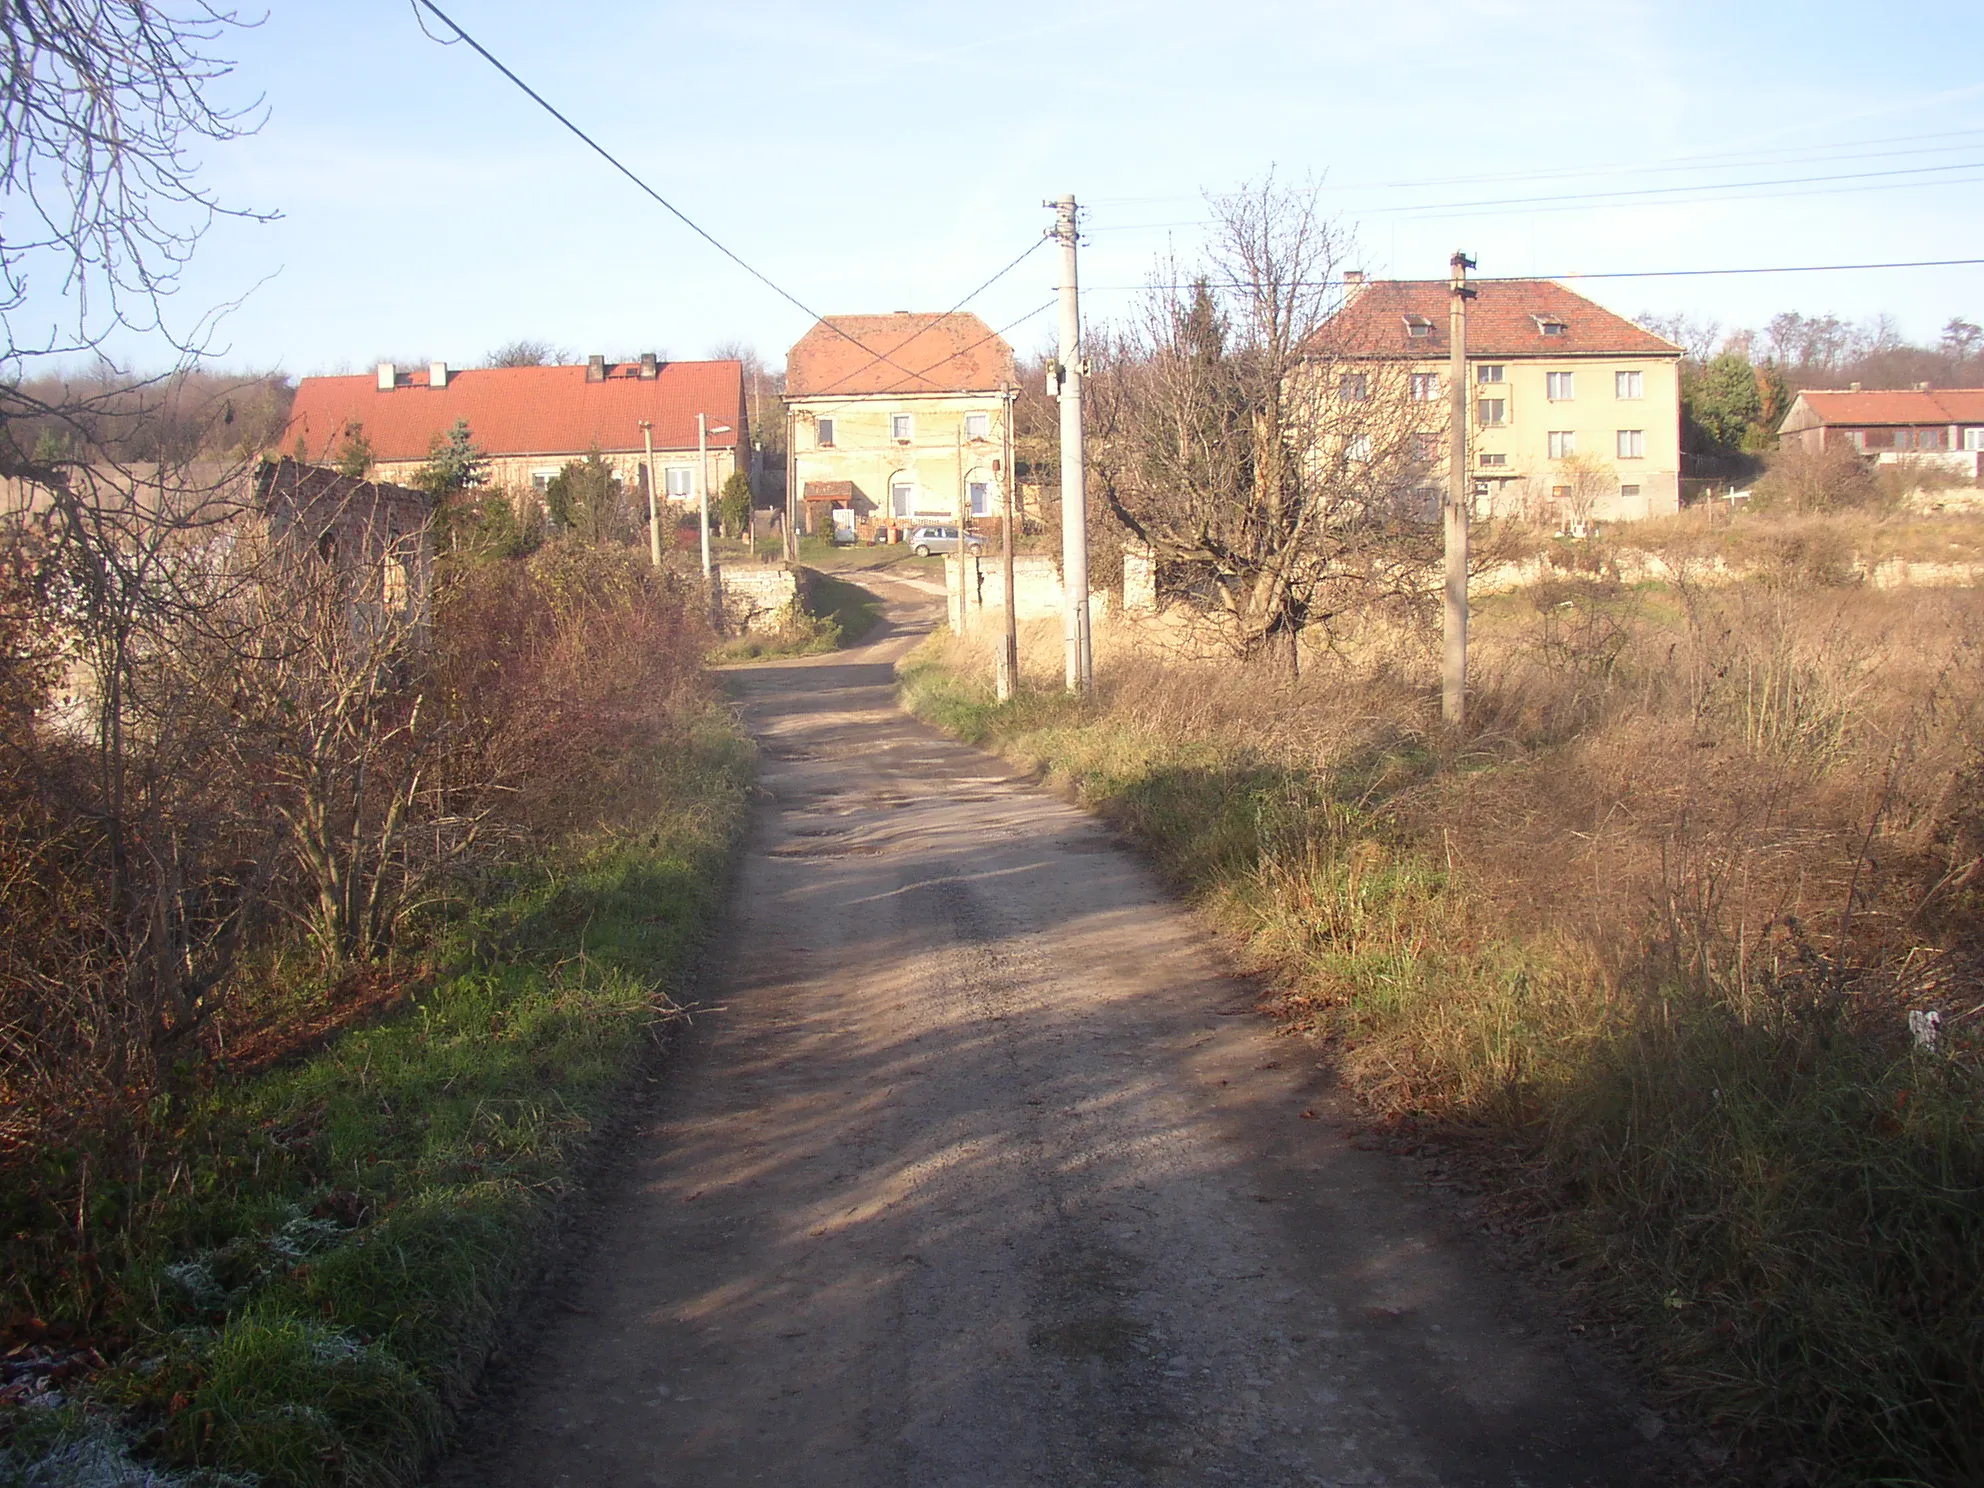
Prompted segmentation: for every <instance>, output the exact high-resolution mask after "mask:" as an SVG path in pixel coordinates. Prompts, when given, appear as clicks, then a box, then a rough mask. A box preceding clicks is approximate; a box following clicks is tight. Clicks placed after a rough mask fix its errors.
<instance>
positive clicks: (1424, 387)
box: [1411, 372, 1440, 403]
mask: <svg viewBox="0 0 1984 1488" xmlns="http://www.w3.org/2000/svg"><path fill="white" fill-rule="evenodd" d="M1411 391H1412V401H1413V402H1415V403H1431V402H1432V401H1433V400H1434V399H1435V398H1437V397H1439V396H1440V374H1439V373H1437V372H1415V373H1413V374H1412V383H1411Z"/></svg>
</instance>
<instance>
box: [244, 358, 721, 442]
mask: <svg viewBox="0 0 1984 1488" xmlns="http://www.w3.org/2000/svg"><path fill="white" fill-rule="evenodd" d="M606 372H607V375H606V380H605V381H603V382H588V381H586V369H585V367H583V366H573V367H476V368H469V369H467V370H464V371H460V372H454V371H451V372H450V373H449V374H448V382H447V386H446V387H442V388H438V389H437V388H434V387H431V386H429V385H428V376H427V373H426V371H425V370H422V371H418V372H415V373H413V374H412V375H411V376H407V375H405V374H402V375H401V377H400V379H399V385H398V386H397V387H395V388H394V389H393V390H392V391H391V392H389V393H388V392H381V391H380V390H379V387H378V382H377V378H376V375H375V374H373V373H369V372H368V373H366V374H365V375H363V376H360V377H306V378H304V379H303V380H302V381H301V382H300V383H298V384H297V388H296V404H295V406H294V408H293V409H292V410H291V413H290V417H289V426H288V427H287V428H286V429H284V431H283V435H282V442H281V444H280V445H279V446H278V448H279V451H280V452H281V453H283V454H289V453H291V452H292V451H293V450H294V449H295V446H296V441H297V438H298V437H299V436H300V437H301V438H302V439H303V442H304V447H305V450H306V452H307V455H308V457H309V458H310V459H312V460H321V459H325V458H327V457H334V456H335V454H336V446H337V445H338V444H339V443H340V442H341V439H342V435H343V432H344V429H345V427H346V425H348V424H359V425H362V426H363V427H364V430H365V438H366V439H367V440H368V441H369V442H370V443H371V446H372V454H373V457H374V458H375V459H379V460H424V459H426V458H427V455H428V451H429V449H430V448H431V446H432V445H433V442H434V438H435V436H436V435H439V434H445V433H446V432H447V431H448V430H449V429H451V428H453V427H454V423H455V420H456V419H467V420H468V427H469V433H470V434H471V435H473V436H474V438H475V442H476V444H477V445H479V446H480V447H481V448H482V449H483V450H484V451H485V452H486V453H488V454H491V455H580V454H583V453H585V452H586V451H587V450H589V449H591V448H593V447H594V446H595V445H597V446H598V447H599V448H600V449H601V450H637V449H640V448H641V447H642V441H641V420H642V419H649V420H652V421H653V423H654V442H655V447H656V448H658V449H670V450H682V449H694V448H695V447H696V415H697V413H698V412H701V413H704V414H707V415H708V422H709V425H710V428H711V429H712V430H714V429H715V428H716V427H717V426H718V425H728V426H729V428H730V432H729V433H728V434H717V433H714V432H712V433H711V434H710V436H709V444H710V447H711V448H712V449H717V448H727V447H730V446H733V445H735V444H736V443H737V442H738V439H739V438H740V437H741V434H742V431H743V428H744V372H743V368H742V366H741V365H740V364H738V363H737V362H664V363H662V364H661V366H660V368H659V369H658V372H657V375H656V376H654V377H653V378H649V379H643V378H642V377H641V376H640V364H639V363H638V362H623V363H619V364H609V365H608V367H607V369H606Z"/></svg>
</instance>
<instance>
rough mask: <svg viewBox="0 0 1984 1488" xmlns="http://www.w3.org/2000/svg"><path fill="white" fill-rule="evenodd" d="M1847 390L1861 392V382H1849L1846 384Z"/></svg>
mask: <svg viewBox="0 0 1984 1488" xmlns="http://www.w3.org/2000/svg"><path fill="white" fill-rule="evenodd" d="M1846 390H1847V391H1848V392H1849V393H1857V392H1859V391H1860V384H1859V383H1857V382H1849V383H1848V384H1847V385H1846Z"/></svg>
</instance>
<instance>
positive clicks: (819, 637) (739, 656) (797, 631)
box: [711, 572, 882, 662]
mask: <svg viewBox="0 0 1984 1488" xmlns="http://www.w3.org/2000/svg"><path fill="white" fill-rule="evenodd" d="M881 618H882V602H881V600H879V599H877V598H876V597H875V596H874V595H873V594H870V593H869V592H868V591H867V590H866V589H863V588H862V587H861V586H860V585H859V584H853V583H850V582H848V581H847V580H846V579H843V578H839V577H836V576H835V575H834V574H831V573H820V572H814V573H812V574H810V575H809V576H808V578H807V583H806V612H805V613H804V614H800V615H795V616H793V617H792V618H791V619H790V620H789V621H788V622H787V623H786V624H785V625H784V626H783V627H781V628H780V629H778V630H772V631H754V632H751V633H750V634H747V635H741V636H733V637H731V638H730V639H729V640H727V641H725V642H724V643H723V644H722V645H721V646H719V647H717V649H716V651H715V653H714V655H713V656H712V657H711V659H712V660H713V661H717V662H726V661H769V660H773V659H775V658H777V657H782V656H824V655H826V654H827V653H828V652H829V651H838V650H840V649H841V648H842V647H843V646H852V645H855V644H856V643H858V642H859V641H860V640H861V638H862V637H863V636H865V635H867V634H868V632H869V631H870V630H871V629H873V628H874V625H875V622H876V621H877V620H879V619H881Z"/></svg>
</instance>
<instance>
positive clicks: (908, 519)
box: [785, 312, 1015, 541]
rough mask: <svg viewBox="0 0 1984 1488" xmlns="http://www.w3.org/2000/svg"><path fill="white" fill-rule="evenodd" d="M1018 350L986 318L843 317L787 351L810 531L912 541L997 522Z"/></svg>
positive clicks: (790, 410) (798, 475)
mask: <svg viewBox="0 0 1984 1488" xmlns="http://www.w3.org/2000/svg"><path fill="white" fill-rule="evenodd" d="M1014 386H1015V378H1014V374H1013V350H1012V348H1011V347H1010V346H1008V345H1007V344H1006V343H1005V341H1004V340H1002V339H1001V338H1000V337H999V336H998V335H997V334H996V333H995V332H993V331H992V330H991V329H989V328H988V327H987V326H986V324H985V322H984V321H982V320H980V319H979V318H978V317H977V316H976V315H971V314H967V313H952V314H948V315H912V314H909V313H907V312H898V313H896V314H894V315H836V316H829V317H828V318H826V319H825V320H822V321H819V322H818V323H816V324H815V325H814V327H813V328H812V329H811V330H810V331H808V332H807V333H806V334H805V335H804V336H802V337H801V338H800V339H799V342H798V344H796V345H795V346H794V347H793V348H792V350H791V351H790V352H789V353H787V356H786V367H785V408H786V418H787V420H788V429H787V434H788V441H787V446H786V447H787V448H788V449H789V450H791V451H792V455H791V459H792V484H793V489H794V490H795V491H796V492H797V493H798V496H799V499H800V500H801V501H802V502H804V512H805V517H804V523H805V530H807V531H809V532H817V531H821V530H824V528H825V526H826V525H827V524H828V523H832V524H833V525H834V527H835V529H836V530H837V531H838V533H839V534H840V535H841V536H842V538H843V539H844V540H851V539H853V538H855V537H861V538H870V539H874V540H883V541H886V540H888V539H889V538H890V537H891V536H894V537H896V538H898V539H899V538H900V535H901V534H902V533H904V532H906V531H907V530H908V529H909V528H910V527H912V526H915V525H917V524H920V523H926V522H928V523H938V522H945V523H948V522H955V521H956V520H957V516H958V512H959V510H960V507H962V510H963V511H964V513H965V517H966V520H967V522H969V521H970V520H972V519H974V518H977V519H980V520H984V519H996V518H997V517H998V516H999V514H1000V513H1001V512H1002V511H1003V510H1004V501H1005V488H1006V481H1007V480H1008V478H1009V475H1010V461H1011V440H1010V425H1011V417H1012V394H1013V390H1014Z"/></svg>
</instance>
